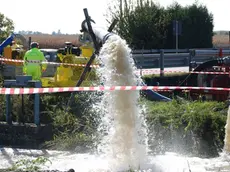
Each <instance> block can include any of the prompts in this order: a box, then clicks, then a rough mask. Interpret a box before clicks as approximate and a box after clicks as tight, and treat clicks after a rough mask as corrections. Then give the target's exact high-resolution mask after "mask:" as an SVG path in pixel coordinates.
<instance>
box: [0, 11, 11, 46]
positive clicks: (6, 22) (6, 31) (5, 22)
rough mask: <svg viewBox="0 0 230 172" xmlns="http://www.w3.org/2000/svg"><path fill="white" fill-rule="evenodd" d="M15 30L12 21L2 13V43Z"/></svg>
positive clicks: (0, 28)
mask: <svg viewBox="0 0 230 172" xmlns="http://www.w3.org/2000/svg"><path fill="white" fill-rule="evenodd" d="M13 30H14V23H13V21H12V20H11V19H9V18H8V17H6V16H5V15H4V14H1V13H0V42H2V41H3V40H5V38H7V37H8V36H9V35H10V33H11V32H13Z"/></svg>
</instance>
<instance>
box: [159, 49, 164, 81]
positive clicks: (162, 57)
mask: <svg viewBox="0 0 230 172" xmlns="http://www.w3.org/2000/svg"><path fill="white" fill-rule="evenodd" d="M160 76H161V77H163V76H164V50H160Z"/></svg>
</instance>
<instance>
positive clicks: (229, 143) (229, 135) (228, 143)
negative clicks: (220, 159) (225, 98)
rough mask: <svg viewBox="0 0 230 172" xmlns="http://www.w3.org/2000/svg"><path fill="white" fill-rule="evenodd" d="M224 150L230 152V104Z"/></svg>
mask: <svg viewBox="0 0 230 172" xmlns="http://www.w3.org/2000/svg"><path fill="white" fill-rule="evenodd" d="M224 151H226V152H228V153H230V106H229V107H228V116H227V121H226V125H225V138H224Z"/></svg>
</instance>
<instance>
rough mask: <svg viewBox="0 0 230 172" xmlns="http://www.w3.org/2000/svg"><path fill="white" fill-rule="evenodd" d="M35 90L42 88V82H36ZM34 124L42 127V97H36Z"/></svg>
mask: <svg viewBox="0 0 230 172" xmlns="http://www.w3.org/2000/svg"><path fill="white" fill-rule="evenodd" d="M35 88H41V82H35ZM34 123H35V124H36V125H37V126H38V125H40V95H39V93H37V94H35V95H34Z"/></svg>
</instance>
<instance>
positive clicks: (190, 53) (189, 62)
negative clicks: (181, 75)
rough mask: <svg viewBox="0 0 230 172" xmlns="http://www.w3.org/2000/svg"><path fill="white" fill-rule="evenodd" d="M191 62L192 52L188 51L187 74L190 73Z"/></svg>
mask: <svg viewBox="0 0 230 172" xmlns="http://www.w3.org/2000/svg"><path fill="white" fill-rule="evenodd" d="M191 62H192V50H189V59H188V66H189V72H191V71H192V66H191Z"/></svg>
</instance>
